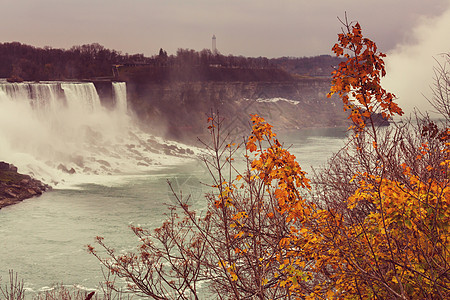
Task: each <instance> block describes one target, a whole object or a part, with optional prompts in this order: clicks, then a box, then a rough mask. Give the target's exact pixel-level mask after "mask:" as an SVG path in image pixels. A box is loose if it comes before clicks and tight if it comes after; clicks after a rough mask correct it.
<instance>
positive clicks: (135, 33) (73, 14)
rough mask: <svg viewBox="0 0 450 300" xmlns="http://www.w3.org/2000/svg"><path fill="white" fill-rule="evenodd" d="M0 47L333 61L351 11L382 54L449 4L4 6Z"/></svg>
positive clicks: (102, 0) (13, 0) (20, 2)
mask: <svg viewBox="0 0 450 300" xmlns="http://www.w3.org/2000/svg"><path fill="white" fill-rule="evenodd" d="M0 2H1V3H2V4H3V5H2V10H1V12H0V39H1V41H2V42H10V41H18V42H22V43H26V44H31V45H34V46H39V47H43V46H51V47H54V48H70V47H71V46H73V45H81V44H87V43H93V42H98V43H100V44H102V45H104V46H105V47H107V48H110V49H116V50H119V51H122V52H123V53H130V54H134V53H144V54H145V55H148V56H151V55H153V54H157V53H158V51H159V48H163V49H165V50H166V51H167V52H168V53H169V54H174V53H175V52H176V50H177V49H178V48H189V49H195V50H202V49H204V48H211V37H212V35H213V34H215V35H216V37H217V48H218V50H219V51H220V52H221V53H222V54H225V55H228V54H234V55H244V56H255V57H256V56H266V57H280V56H312V55H317V54H329V53H331V51H330V48H331V47H332V45H333V43H334V42H335V41H336V34H337V33H338V32H339V30H340V24H339V21H338V20H337V17H338V16H340V17H343V16H344V12H345V11H347V13H348V15H349V18H350V19H351V20H358V21H359V22H360V23H361V26H362V28H363V33H365V34H366V35H367V36H368V37H370V38H372V39H373V40H375V41H376V42H377V43H378V45H379V48H380V49H382V51H385V52H386V51H388V50H391V49H393V48H394V46H395V45H396V44H398V43H399V42H403V41H405V40H408V39H411V37H410V36H409V34H410V30H411V28H414V27H415V26H416V25H417V24H418V23H419V22H420V21H421V20H423V18H425V17H435V16H439V15H441V14H442V13H443V12H444V11H445V10H446V9H447V8H448V6H449V1H447V0H376V1H372V0H367V1H365V0H340V1H338V0H314V1H312V0H0Z"/></svg>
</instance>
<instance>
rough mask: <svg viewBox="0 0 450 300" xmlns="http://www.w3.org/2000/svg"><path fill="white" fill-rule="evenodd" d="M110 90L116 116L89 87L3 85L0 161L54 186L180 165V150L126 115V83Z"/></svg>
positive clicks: (0, 97) (27, 84)
mask: <svg viewBox="0 0 450 300" xmlns="http://www.w3.org/2000/svg"><path fill="white" fill-rule="evenodd" d="M112 88H113V91H114V94H113V95H114V98H115V101H116V108H115V110H114V111H110V110H107V109H105V108H103V107H102V105H101V102H100V98H99V96H98V94H97V91H96V89H95V86H94V85H93V84H92V83H67V82H47V83H6V82H1V83H0V160H4V161H6V162H9V163H12V164H14V165H16V166H17V167H18V168H19V171H20V172H22V173H26V174H30V175H32V176H34V177H36V178H37V179H41V180H43V181H45V182H46V183H50V184H53V185H55V184H59V183H61V182H63V181H66V182H67V181H73V180H75V181H78V182H79V181H82V180H83V179H80V178H79V177H80V176H81V177H82V176H85V175H111V174H130V173H136V172H140V171H145V170H147V169H149V168H154V166H155V165H160V164H170V163H175V162H178V161H179V160H180V158H179V157H177V154H179V152H178V151H177V150H179V148H178V146H174V145H173V146H171V147H169V146H168V145H167V142H165V141H163V140H162V139H160V138H157V137H155V136H152V135H149V134H147V133H145V132H143V131H141V130H140V129H139V128H138V127H137V126H136V125H135V124H134V122H133V121H132V119H131V117H130V116H129V115H128V114H127V103H126V101H127V99H126V85H125V83H114V84H113V86H112ZM179 146H180V145H179ZM180 147H182V146H180ZM167 154H169V155H167ZM77 176H78V178H77V179H75V177H77Z"/></svg>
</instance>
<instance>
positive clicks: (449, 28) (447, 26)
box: [383, 3, 450, 114]
mask: <svg viewBox="0 0 450 300" xmlns="http://www.w3.org/2000/svg"><path fill="white" fill-rule="evenodd" d="M449 37H450V3H449V6H448V7H447V9H446V10H445V11H444V12H443V13H442V14H441V15H439V16H437V17H422V18H421V19H420V22H419V25H417V26H416V27H414V28H412V29H411V31H410V32H409V34H408V36H407V39H406V42H403V43H401V44H398V45H397V46H396V47H395V48H394V49H393V50H392V51H390V53H388V56H387V58H386V60H385V61H386V68H387V76H386V78H385V79H384V80H383V84H384V86H385V87H386V89H388V91H391V92H393V93H394V94H395V95H396V96H397V97H398V98H399V99H398V103H399V104H400V106H401V107H402V108H403V110H404V111H405V113H406V114H410V113H411V112H412V111H413V109H414V108H417V109H419V110H420V111H422V112H425V111H428V112H430V111H432V107H431V105H430V104H429V103H428V101H427V100H426V97H427V98H430V97H431V86H432V84H433V76H434V73H433V67H434V66H436V64H437V63H436V61H435V59H438V60H439V56H440V54H442V53H449V52H450V39H449Z"/></svg>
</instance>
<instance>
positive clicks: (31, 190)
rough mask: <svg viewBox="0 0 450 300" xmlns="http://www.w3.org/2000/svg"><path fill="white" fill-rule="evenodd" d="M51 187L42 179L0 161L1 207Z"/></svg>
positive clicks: (38, 194) (39, 193)
mask: <svg viewBox="0 0 450 300" xmlns="http://www.w3.org/2000/svg"><path fill="white" fill-rule="evenodd" d="M51 189H52V188H51V186H49V185H47V184H44V183H42V182H41V181H40V180H37V179H34V178H32V177H31V176H29V175H24V174H20V173H18V172H17V167H15V166H14V165H12V164H8V163H5V162H0V209H2V208H3V207H6V206H9V205H14V204H17V203H20V202H22V201H23V200H25V199H29V198H33V197H37V196H40V195H42V193H43V192H45V191H48V190H51Z"/></svg>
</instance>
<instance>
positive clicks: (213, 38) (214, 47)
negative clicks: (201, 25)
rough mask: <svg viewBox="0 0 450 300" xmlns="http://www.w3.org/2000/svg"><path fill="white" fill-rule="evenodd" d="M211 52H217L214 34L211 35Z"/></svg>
mask: <svg viewBox="0 0 450 300" xmlns="http://www.w3.org/2000/svg"><path fill="white" fill-rule="evenodd" d="M212 52H213V53H214V54H216V53H217V48H216V36H215V35H213V37H212Z"/></svg>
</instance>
